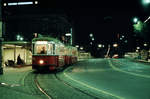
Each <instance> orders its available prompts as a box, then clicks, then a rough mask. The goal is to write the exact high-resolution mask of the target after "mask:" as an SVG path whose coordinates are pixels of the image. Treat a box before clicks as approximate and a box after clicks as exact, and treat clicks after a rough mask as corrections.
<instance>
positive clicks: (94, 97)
mask: <svg viewBox="0 0 150 99" xmlns="http://www.w3.org/2000/svg"><path fill="white" fill-rule="evenodd" d="M54 75H55V77H56V79H57V80H58V81H60V82H61V83H63V84H64V85H66V86H68V87H70V88H72V89H73V90H76V91H78V92H80V93H83V94H85V95H87V96H89V97H92V98H93V99H100V98H99V97H96V96H93V95H91V94H89V93H86V92H85V91H83V90H81V89H79V88H77V87H74V86H72V85H71V84H69V83H68V82H66V81H64V80H62V79H60V78H59V77H58V76H57V73H55V74H54Z"/></svg>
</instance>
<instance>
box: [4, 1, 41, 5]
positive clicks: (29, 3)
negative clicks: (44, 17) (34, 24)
mask: <svg viewBox="0 0 150 99" xmlns="http://www.w3.org/2000/svg"><path fill="white" fill-rule="evenodd" d="M34 3H35V4H38V1H35V2H32V1H31V2H12V3H8V6H16V5H32V4H34ZM3 5H4V6H7V3H4V4H3Z"/></svg>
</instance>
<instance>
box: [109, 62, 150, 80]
mask: <svg viewBox="0 0 150 99" xmlns="http://www.w3.org/2000/svg"><path fill="white" fill-rule="evenodd" d="M108 62H109V65H110V67H111V68H112V69H114V70H116V71H119V72H123V73H127V74H130V75H133V76H138V77H144V78H150V76H148V75H142V74H137V73H132V72H127V71H124V70H121V69H119V68H117V67H115V66H114V65H113V64H112V63H111V62H110V60H108Z"/></svg>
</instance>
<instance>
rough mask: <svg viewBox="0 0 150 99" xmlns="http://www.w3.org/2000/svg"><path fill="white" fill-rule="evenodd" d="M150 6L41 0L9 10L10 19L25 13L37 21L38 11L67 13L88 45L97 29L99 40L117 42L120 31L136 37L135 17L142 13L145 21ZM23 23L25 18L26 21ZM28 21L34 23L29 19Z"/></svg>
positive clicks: (78, 40) (117, 0)
mask: <svg viewBox="0 0 150 99" xmlns="http://www.w3.org/2000/svg"><path fill="white" fill-rule="evenodd" d="M7 1H15V0H7ZM16 1H20V0H16ZM24 1H27V0H24ZM18 8H19V7H18ZM149 9H150V6H149V7H145V6H144V5H143V4H142V0H97V1H96V0H92V1H91V0H80V1H77V0H69V1H64V0H49V1H47V0H46V1H45V0H40V1H39V5H38V6H37V7H34V8H32V7H31V8H29V7H25V8H24V10H23V11H22V10H21V9H20V8H19V9H18V10H16V8H15V10H12V12H14V13H13V14H12V15H11V11H8V12H6V13H7V14H8V16H9V18H10V19H11V18H12V17H13V18H14V16H15V14H16V16H17V15H18V16H19V17H22V16H24V17H22V18H21V20H25V19H26V21H27V20H30V21H34V20H33V18H34V17H35V16H36V15H40V17H39V20H40V18H41V17H44V16H42V15H45V16H46V15H47V16H48V15H50V14H52V13H53V12H55V13H57V14H58V13H59V14H60V13H61V14H64V15H66V16H67V20H68V21H69V22H70V23H71V24H72V26H73V29H74V30H73V31H74V35H75V36H74V39H75V44H80V45H87V44H89V42H90V41H89V34H90V33H93V35H94V38H95V41H94V42H95V43H96V44H98V43H106V44H108V43H111V42H115V41H117V40H116V39H117V34H118V33H119V34H120V35H125V36H126V37H127V38H128V39H129V38H132V35H133V34H134V33H133V26H132V25H133V21H132V19H133V18H134V17H138V18H139V19H140V20H141V21H144V20H145V19H147V18H148V16H149ZM17 11H18V13H17ZM15 12H16V13H15ZM9 13H10V15H9ZM25 17H28V18H25ZM30 17H31V18H32V17H33V18H32V19H31V18H30ZM13 18H12V20H11V21H12V23H11V22H10V24H15V22H14V20H15V21H16V19H18V17H16V19H15V18H14V19H13ZM37 19H38V18H37ZM45 20H46V19H45ZM22 23H24V22H23V21H22ZM16 24H17V21H16ZM28 24H31V23H29V22H28ZM25 26H27V25H25ZM28 26H30V25H28ZM24 28H25V27H24ZM38 29H39V28H38ZM12 30H13V29H12ZM25 30H27V28H26V29H25ZM39 31H40V29H39ZM131 41H132V40H131Z"/></svg>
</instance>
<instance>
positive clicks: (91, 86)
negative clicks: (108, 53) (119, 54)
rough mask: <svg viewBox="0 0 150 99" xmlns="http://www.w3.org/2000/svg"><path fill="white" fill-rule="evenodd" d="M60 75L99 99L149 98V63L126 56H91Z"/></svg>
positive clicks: (69, 82)
mask: <svg viewBox="0 0 150 99" xmlns="http://www.w3.org/2000/svg"><path fill="white" fill-rule="evenodd" d="M59 76H60V78H63V80H64V81H66V82H67V83H68V84H70V85H72V86H74V87H76V88H78V89H80V90H84V92H86V93H88V94H91V95H93V96H95V97H97V98H100V99H150V94H149V92H150V65H149V64H144V63H140V62H133V61H130V60H127V59H90V60H86V61H82V62H79V63H78V64H76V65H74V66H73V67H71V68H68V69H67V70H65V71H64V72H63V73H61V74H60V75H59Z"/></svg>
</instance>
